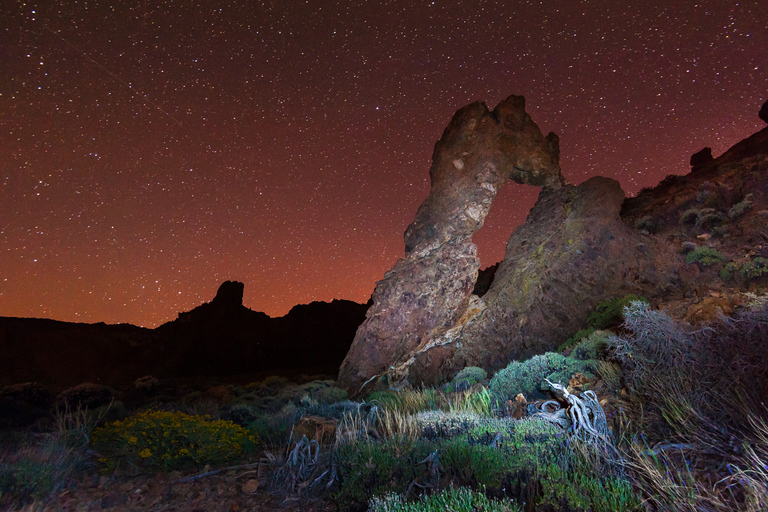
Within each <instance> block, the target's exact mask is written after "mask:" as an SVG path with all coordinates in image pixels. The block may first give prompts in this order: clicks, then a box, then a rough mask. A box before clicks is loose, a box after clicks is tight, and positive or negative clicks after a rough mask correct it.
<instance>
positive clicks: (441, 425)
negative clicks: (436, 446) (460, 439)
mask: <svg viewBox="0 0 768 512" xmlns="http://www.w3.org/2000/svg"><path fill="white" fill-rule="evenodd" d="M413 420H414V422H415V423H416V425H417V426H418V428H419V429H420V430H421V435H422V437H424V438H426V439H431V440H436V439H451V438H453V437H456V436H459V435H461V434H465V433H467V432H469V431H470V430H471V429H473V428H474V427H476V426H477V425H479V424H480V422H481V417H480V416H478V415H477V414H471V413H466V412H460V413H457V412H445V411H424V412H420V413H418V414H416V415H414V416H413Z"/></svg>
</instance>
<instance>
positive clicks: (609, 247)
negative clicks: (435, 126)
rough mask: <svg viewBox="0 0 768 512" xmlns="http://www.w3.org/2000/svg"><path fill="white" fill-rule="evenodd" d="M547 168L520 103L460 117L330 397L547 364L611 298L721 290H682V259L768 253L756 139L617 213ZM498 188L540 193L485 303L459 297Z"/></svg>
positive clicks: (612, 184) (592, 184)
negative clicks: (689, 249)
mask: <svg viewBox="0 0 768 512" xmlns="http://www.w3.org/2000/svg"><path fill="white" fill-rule="evenodd" d="M558 157H559V155H558V144H557V137H556V136H555V135H554V134H550V135H549V136H548V137H546V138H545V137H543V136H542V135H541V133H540V132H539V130H538V128H537V127H536V125H535V124H533V122H532V121H531V120H530V117H528V115H527V114H526V113H525V110H524V101H523V100H522V98H520V97H515V96H512V97H510V98H508V99H507V100H505V101H504V102H503V103H502V104H501V105H499V107H497V108H496V109H495V110H494V111H493V112H492V113H490V112H488V110H487V109H486V108H485V105H483V104H482V103H473V104H471V105H468V106H466V107H464V108H462V109H461V110H459V111H458V112H457V113H456V115H455V116H454V117H453V119H452V120H451V122H450V124H449V126H448V128H446V130H445V132H444V133H443V136H442V138H441V139H440V141H439V142H438V143H437V145H436V146H435V151H434V154H433V163H432V167H431V169H430V178H431V185H432V186H431V189H430V193H429V196H428V197H427V198H426V200H425V201H424V203H422V205H421V206H420V208H419V210H418V212H417V213H416V217H415V219H414V221H413V223H412V224H411V225H410V226H409V227H408V229H407V230H406V232H405V257H404V258H403V259H401V260H399V261H398V262H397V263H396V264H395V266H394V267H393V268H392V270H390V271H389V272H387V274H386V275H385V278H384V280H382V281H381V282H379V283H377V287H376V291H375V292H374V295H373V305H372V307H371V309H370V310H369V311H368V315H367V318H366V321H365V322H364V323H363V325H361V327H360V329H358V332H357V334H356V336H355V341H354V342H353V344H352V347H351V349H350V352H349V354H348V355H347V357H346V359H345V360H344V363H343V364H342V368H341V371H340V373H339V382H340V384H341V385H343V386H345V387H346V388H347V391H348V392H349V394H350V395H351V396H359V395H361V394H363V393H364V392H366V391H367V390H369V389H373V388H374V386H380V385H384V384H386V385H388V386H390V387H394V388H398V387H400V386H403V385H409V384H411V385H419V384H424V385H432V384H438V383H440V382H445V381H447V380H449V379H450V378H451V376H452V375H454V374H455V373H456V371H458V370H460V369H461V368H463V367H465V366H480V367H482V368H484V369H486V370H495V369H499V368H502V367H504V366H506V365H507V364H508V363H509V362H511V361H513V360H521V359H525V358H528V357H531V356H533V355H536V354H540V353H542V352H545V351H548V350H554V349H555V348H556V347H557V346H558V345H560V344H561V343H562V342H563V341H564V340H565V339H566V338H567V337H568V336H569V335H571V334H573V333H574V332H576V331H577V330H578V329H581V328H583V327H584V326H585V325H586V319H587V317H588V316H589V314H590V313H591V311H592V310H593V309H594V307H595V306H596V305H597V304H598V303H600V302H601V301H604V300H607V299H613V298H617V297H621V296H623V295H626V294H629V293H634V294H637V295H643V296H645V297H647V298H648V299H650V300H651V301H656V302H669V301H675V300H681V299H683V298H687V299H696V298H699V297H701V296H702V295H703V294H707V293H709V292H710V291H711V290H712V289H717V288H718V287H722V285H723V281H722V279H721V278H720V277H719V276H718V271H719V270H720V269H719V268H718V267H717V266H707V267H706V268H705V269H702V270H701V273H700V276H699V277H697V276H695V275H693V273H692V269H693V267H692V266H690V265H687V263H686V261H685V253H684V252H683V250H682V249H683V246H685V245H688V246H690V245H691V244H693V246H694V247H696V248H698V247H700V246H702V245H704V246H707V247H709V248H712V249H713V248H715V247H716V248H717V250H718V251H722V252H723V254H725V255H726V257H727V258H728V259H726V260H725V261H738V262H743V261H749V260H750V258H753V257H756V256H755V255H757V254H759V251H760V250H761V248H762V247H763V246H764V245H765V239H768V235H765V232H766V222H765V220H764V218H763V217H761V215H760V213H759V212H761V211H765V210H766V208H765V206H764V205H765V204H768V180H767V179H766V170H768V128H766V129H764V130H762V131H760V132H758V133H756V134H755V135H753V136H752V137H750V138H748V139H746V140H744V141H742V142H740V143H738V144H736V145H735V146H734V147H732V148H731V149H729V150H728V151H726V153H724V154H723V155H721V156H720V157H718V158H711V151H707V150H704V151H703V152H699V153H698V154H697V155H695V156H694V157H693V158H692V161H691V163H692V165H693V167H694V168H695V170H696V172H695V173H690V174H689V175H687V176H674V177H668V178H667V179H665V180H664V181H663V182H662V183H661V184H659V186H657V187H655V188H654V189H649V190H643V191H641V192H640V194H638V195H637V196H636V197H634V198H629V199H625V196H624V192H623V191H622V190H621V188H620V186H619V184H618V183H617V182H616V181H614V180H611V179H608V178H601V177H596V178H592V179H590V180H588V181H586V182H585V183H582V184H581V185H579V186H573V185H568V184H566V183H565V180H564V179H563V178H562V176H561V174H560V168H559V164H558ZM507 178H511V179H514V180H515V181H517V182H519V183H526V184H532V185H538V186H541V187H542V191H541V193H540V195H539V199H538V201H537V203H536V205H535V206H534V207H533V209H532V210H531V213H530V215H529V217H528V219H527V220H526V222H525V224H523V225H522V226H520V227H518V228H517V229H516V230H515V232H514V233H513V234H512V236H511V238H510V240H509V241H508V243H507V252H506V255H505V257H504V260H503V261H502V262H501V265H500V266H499V268H498V270H497V271H496V272H495V275H494V277H493V280H492V283H491V285H490V288H489V289H488V291H487V293H485V294H484V295H483V296H482V297H479V296H477V295H470V291H471V290H472V288H471V287H470V285H469V284H468V283H470V282H472V281H473V278H474V277H475V276H477V257H476V256H475V250H474V246H473V245H472V244H471V242H470V237H471V236H472V234H473V233H474V232H475V230H477V229H478V228H479V227H480V226H481V225H482V223H483V221H484V219H485V216H486V214H487V213H488V210H489V208H490V207H491V203H492V201H493V199H494V197H495V195H496V192H497V191H498V189H499V188H500V187H501V186H502V185H503V184H504V183H505V182H506V181H507ZM746 284H748V283H745V284H744V285H745V286H746ZM479 291H481V290H480V289H478V292H479Z"/></svg>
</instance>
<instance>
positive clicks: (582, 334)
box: [557, 327, 597, 352]
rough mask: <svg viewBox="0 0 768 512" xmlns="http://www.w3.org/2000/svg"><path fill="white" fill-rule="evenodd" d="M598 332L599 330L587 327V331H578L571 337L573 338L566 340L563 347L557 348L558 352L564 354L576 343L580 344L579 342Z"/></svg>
mask: <svg viewBox="0 0 768 512" xmlns="http://www.w3.org/2000/svg"><path fill="white" fill-rule="evenodd" d="M596 330H597V329H595V328H594V327H587V328H586V329H581V330H580V331H576V334H573V335H571V337H569V338H568V339H567V340H565V342H564V343H563V344H562V345H560V346H559V347H557V351H558V352H563V351H564V350H567V349H569V348H571V347H572V346H573V345H574V344H575V343H578V342H579V341H581V340H583V339H584V338H586V337H588V336H589V335H591V334H592V333H593V332H595V331H596Z"/></svg>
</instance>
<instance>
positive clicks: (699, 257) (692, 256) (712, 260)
mask: <svg viewBox="0 0 768 512" xmlns="http://www.w3.org/2000/svg"><path fill="white" fill-rule="evenodd" d="M727 259H728V258H727V257H725V256H723V255H722V254H720V253H719V252H718V251H717V250H716V249H712V248H711V247H697V248H696V249H694V250H693V251H691V252H689V253H688V254H687V255H686V257H685V262H686V263H698V264H700V265H703V266H705V267H709V266H711V265H716V264H718V263H722V262H724V261H726V260H727Z"/></svg>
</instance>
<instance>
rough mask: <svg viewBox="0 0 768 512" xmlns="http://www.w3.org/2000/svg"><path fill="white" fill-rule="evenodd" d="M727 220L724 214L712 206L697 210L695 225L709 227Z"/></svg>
mask: <svg viewBox="0 0 768 512" xmlns="http://www.w3.org/2000/svg"><path fill="white" fill-rule="evenodd" d="M727 220H728V219H727V217H726V216H725V215H723V214H722V213H720V212H719V211H717V210H715V209H714V208H702V209H701V210H699V215H698V216H697V217H696V227H700V228H702V229H711V228H713V227H714V226H719V225H720V224H723V223H724V222H726V221H727Z"/></svg>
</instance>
